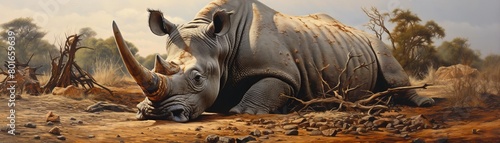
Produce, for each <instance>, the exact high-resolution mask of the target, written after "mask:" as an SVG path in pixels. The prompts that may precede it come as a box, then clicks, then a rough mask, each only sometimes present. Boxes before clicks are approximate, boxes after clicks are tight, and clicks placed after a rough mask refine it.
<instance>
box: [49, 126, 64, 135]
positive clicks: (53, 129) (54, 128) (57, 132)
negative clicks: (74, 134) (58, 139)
mask: <svg viewBox="0 0 500 143" xmlns="http://www.w3.org/2000/svg"><path fill="white" fill-rule="evenodd" d="M49 133H51V134H54V135H61V129H59V127H53V128H52V129H50V130H49Z"/></svg>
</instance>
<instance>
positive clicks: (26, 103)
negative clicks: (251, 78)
mask: <svg viewBox="0 0 500 143" xmlns="http://www.w3.org/2000/svg"><path fill="white" fill-rule="evenodd" d="M122 86H123V87H113V88H112V89H113V90H114V91H115V96H114V97H93V99H99V100H106V101H107V102H113V103H117V104H124V105H127V106H129V107H134V106H135V104H136V103H137V102H138V101H140V100H142V99H143V98H144V97H142V95H141V91H140V89H139V88H138V87H137V86H135V85H134V84H133V83H131V84H124V85H122ZM440 90H441V88H440V87H430V88H429V89H426V90H419V93H420V94H421V95H424V96H429V97H440V96H439V95H440ZM485 98H487V99H488V100H486V101H487V104H486V106H485V107H482V108H460V109H456V108H455V109H453V108H448V107H449V106H448V104H449V103H447V102H448V101H447V100H446V99H442V98H439V100H438V103H437V105H436V106H433V107H430V108H418V107H407V106H404V107H401V111H398V112H399V113H398V114H405V115H407V116H415V115H419V114H422V115H424V116H426V117H427V118H430V119H434V120H436V121H438V122H444V124H446V125H447V127H446V128H442V129H423V130H418V131H416V132H412V133H409V134H408V136H407V137H400V136H397V135H394V134H392V133H389V132H384V131H378V132H375V131H374V132H368V133H364V134H360V135H351V134H340V133H339V134H337V136H335V137H325V136H311V135H309V134H308V131H306V130H305V129H299V130H298V131H299V134H298V135H295V136H289V135H285V134H284V133H283V132H284V131H283V130H282V129H280V128H279V127H276V128H275V129H273V130H274V132H275V133H274V134H270V135H269V136H268V139H265V138H259V137H256V138H257V140H258V141H261V142H412V141H413V140H415V139H417V138H418V139H421V140H424V141H425V142H435V141H438V140H441V141H443V140H447V141H448V142H498V139H500V114H499V113H500V104H499V103H500V97H498V96H496V95H488V96H487V97H485ZM8 102H9V101H8V98H7V97H6V96H5V95H2V96H0V103H1V106H0V111H1V112H0V117H2V119H1V120H0V125H1V126H2V127H3V126H5V125H7V124H8V122H9V120H7V119H6V117H8V116H9V115H10V114H9V112H8V111H9V110H10V109H11V108H9V107H8V106H7V103H8ZM96 102H98V101H96V100H91V99H80V100H76V99H71V98H67V97H62V96H56V95H41V96H29V95H23V96H22V99H17V100H16V101H15V104H16V106H15V108H14V109H15V110H16V113H15V115H16V118H15V125H16V128H15V129H16V131H17V132H18V133H20V134H19V135H15V136H13V135H10V134H8V133H7V132H6V131H2V133H0V142H2V143H13V142H35V143H36V142H205V138H206V137H207V136H208V135H210V134H215V135H219V136H228V137H234V138H238V137H244V136H246V135H248V134H249V133H250V132H251V131H252V130H255V129H260V130H265V129H264V127H263V126H262V125H258V124H248V123H247V122H246V121H251V120H252V119H265V120H276V121H281V120H283V119H286V118H288V117H291V116H296V114H295V113H294V114H288V115H278V114H268V115H219V114H209V113H207V114H204V115H202V116H201V117H200V118H198V119H196V120H194V121H191V122H189V123H176V122H172V121H163V120H146V121H139V120H136V119H135V113H133V112H113V111H103V112H99V113H89V112H85V111H84V110H85V109H86V108H87V107H88V106H89V105H92V104H94V103H96ZM132 109H133V108H132ZM134 110H135V109H134ZM49 111H52V112H53V113H55V114H57V115H60V119H61V122H60V123H54V125H47V122H46V117H45V116H46V114H47V113H48V112H49ZM322 114H326V115H332V116H333V115H334V114H336V113H322ZM341 114H349V113H341ZM386 114H391V113H386ZM71 118H73V120H72V119H71ZM237 120H240V121H237ZM241 120H243V121H241ZM77 121H82V122H83V123H75V122H77ZM28 122H31V123H34V124H36V125H37V126H36V128H27V127H24V124H26V123H28ZM55 126H59V127H60V129H61V134H62V135H63V136H65V137H66V140H59V139H57V137H56V135H53V134H50V133H49V130H50V129H51V128H53V127H55ZM228 126H232V127H237V128H238V130H239V131H238V132H235V131H233V130H226V129H224V128H227V127H228ZM220 128H222V129H220ZM219 129H220V130H219ZM473 129H479V131H478V132H477V133H476V134H473V133H472V130H473ZM34 136H39V137H40V139H34ZM89 136H90V137H89Z"/></svg>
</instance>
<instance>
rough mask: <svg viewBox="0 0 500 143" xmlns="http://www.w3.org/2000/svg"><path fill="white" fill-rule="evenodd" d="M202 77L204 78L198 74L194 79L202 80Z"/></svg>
mask: <svg viewBox="0 0 500 143" xmlns="http://www.w3.org/2000/svg"><path fill="white" fill-rule="evenodd" d="M201 78H203V77H202V76H201V75H196V76H194V81H196V82H201Z"/></svg>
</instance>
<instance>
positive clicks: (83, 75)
mask: <svg viewBox="0 0 500 143" xmlns="http://www.w3.org/2000/svg"><path fill="white" fill-rule="evenodd" d="M79 41H80V35H76V34H75V35H71V36H69V37H67V38H66V42H65V44H64V46H61V47H60V48H59V52H60V55H61V57H56V58H53V59H52V64H51V65H52V75H51V76H50V79H49V81H48V82H47V84H45V85H44V88H43V92H44V93H51V92H52V90H53V89H54V88H55V87H67V86H69V85H74V86H76V87H79V86H81V87H83V88H84V89H85V90H89V89H91V88H93V87H94V84H95V85H98V86H99V87H101V88H103V89H105V90H107V91H108V92H109V93H110V94H111V95H112V94H113V93H112V91H111V90H110V89H108V88H106V87H104V86H102V85H100V84H99V83H97V82H96V80H95V79H94V78H93V77H92V76H91V75H90V74H89V73H88V72H86V71H84V70H83V69H82V68H80V66H79V65H78V64H77V63H76V62H75V53H76V52H77V51H78V50H80V49H83V48H88V47H79V46H78V42H79ZM56 61H57V62H56Z"/></svg>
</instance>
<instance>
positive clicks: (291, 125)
mask: <svg viewBox="0 0 500 143" xmlns="http://www.w3.org/2000/svg"><path fill="white" fill-rule="evenodd" d="M298 128H299V126H297V125H295V124H290V125H285V126H283V129H285V130H292V129H295V130H296V129H298Z"/></svg>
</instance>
